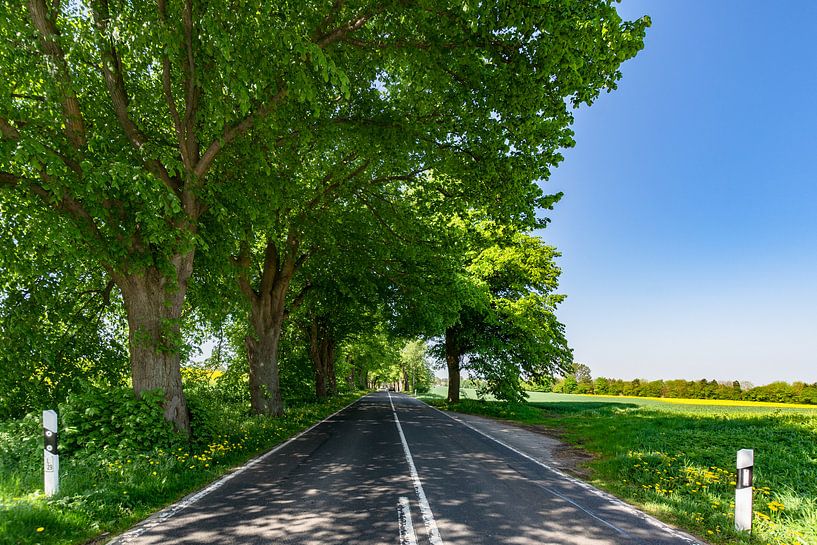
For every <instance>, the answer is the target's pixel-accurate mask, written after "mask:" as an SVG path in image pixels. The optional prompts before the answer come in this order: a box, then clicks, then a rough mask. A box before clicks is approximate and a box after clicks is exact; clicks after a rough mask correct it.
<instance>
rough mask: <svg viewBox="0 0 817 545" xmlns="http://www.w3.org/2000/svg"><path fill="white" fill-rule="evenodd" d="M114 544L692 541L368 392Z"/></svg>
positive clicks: (448, 423) (413, 407)
mask: <svg viewBox="0 0 817 545" xmlns="http://www.w3.org/2000/svg"><path fill="white" fill-rule="evenodd" d="M114 543H116V544H117V545H124V544H125V543H129V544H134V545H136V544H138V545H158V544H194V543H196V544H198V543H202V544H209V545H233V544H261V543H263V544H270V543H274V544H298V545H313V544H329V543H332V544H334V543H348V544H355V545H369V544H371V545H374V544H395V545H396V544H399V545H415V544H420V545H428V544H431V545H443V544H445V545H477V544H485V545H489V544H490V545H495V544H513V545H534V544H537V545H538V544H576V545H586V544H602V545H606V544H610V545H612V544H616V545H619V544H620V545H624V544H628V545H630V544H633V545H635V544H645V545H646V544H654V545H682V544H683V545H689V544H690V543H695V542H694V541H693V540H692V539H691V538H690V537H689V536H686V535H684V534H681V533H680V532H677V531H674V530H671V529H669V528H667V527H665V526H663V525H660V524H659V523H657V522H656V521H654V520H653V519H650V518H649V517H646V516H644V515H643V514H641V513H639V512H638V511H636V510H634V509H632V508H630V507H628V506H625V505H624V504H622V503H621V502H618V501H617V500H615V499H614V498H611V497H609V496H607V495H606V494H602V493H600V492H598V491H597V490H595V489H593V488H591V487H589V486H587V485H585V484H584V483H581V482H579V481H576V480H575V479H572V478H570V477H568V476H566V475H564V474H561V473H560V472H558V471H554V470H553V469H551V468H548V467H547V466H545V465H542V464H540V463H537V462H536V461H535V460H534V459H533V458H532V457H530V456H528V455H527V454H526V453H524V452H521V451H517V450H514V449H512V448H510V447H508V446H506V445H503V444H501V443H499V442H497V441H495V440H493V439H491V438H490V437H488V436H486V435H484V434H483V433H481V432H479V431H478V430H475V429H472V428H470V427H467V426H466V425H463V424H462V423H460V422H458V421H456V420H454V419H452V418H451V417H449V416H448V415H446V414H445V413H442V412H440V411H437V410H436V409H433V408H431V407H429V406H428V405H426V404H424V403H422V402H420V401H418V400H416V399H413V398H411V397H408V396H404V395H400V394H389V393H387V392H379V393H376V394H371V395H368V396H366V397H364V398H362V399H360V400H359V401H357V402H356V403H354V404H352V405H350V406H349V407H347V408H346V409H344V410H343V411H341V412H339V413H338V414H336V415H334V416H333V417H331V418H329V419H328V420H326V421H325V422H323V423H321V424H319V425H317V426H316V427H315V428H313V429H312V430H310V431H308V432H307V433H305V434H303V435H301V436H300V437H298V438H297V439H295V440H294V441H291V442H290V443H287V444H285V445H284V446H283V447H281V448H279V449H278V450H276V451H274V452H272V453H270V454H268V455H266V456H265V457H263V458H262V459H260V460H257V461H256V462H255V463H254V464H252V465H251V466H250V467H248V468H246V469H244V470H242V471H240V472H238V473H236V474H235V475H233V476H231V477H230V478H228V479H227V480H224V481H222V482H218V483H216V484H215V485H213V486H211V487H210V488H209V489H207V490H205V491H203V492H201V493H199V494H198V495H196V496H194V497H192V498H188V499H187V500H186V501H185V502H183V503H182V504H179V505H176V506H173V507H171V508H170V509H168V510H166V511H165V512H163V513H160V514H159V515H158V516H156V517H154V518H153V519H151V520H149V521H148V522H147V523H145V524H143V525H141V526H138V527H136V528H135V529H133V530H132V531H131V532H128V533H126V534H124V535H123V536H120V537H119V538H118V539H116V540H114Z"/></svg>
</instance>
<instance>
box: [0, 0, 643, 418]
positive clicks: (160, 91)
mask: <svg viewBox="0 0 817 545" xmlns="http://www.w3.org/2000/svg"><path fill="white" fill-rule="evenodd" d="M648 25H649V19H648V18H646V17H645V18H642V19H639V20H636V21H625V20H622V19H621V18H620V17H619V15H618V14H617V12H616V10H615V7H614V5H613V4H611V3H610V2H607V1H606V0H588V1H584V2H572V1H569V0H560V1H554V2H547V3H544V4H541V5H540V4H536V3H533V4H530V5H528V4H525V3H521V4H520V3H518V2H515V1H501V0H500V1H496V2H488V3H485V2H472V1H466V2H459V3H451V4H448V3H440V2H422V1H421V2H413V1H409V2H405V1H400V2H390V1H386V2H369V1H349V2H346V1H343V0H335V1H334V2H333V1H311V0H304V1H302V2H295V3H280V2H260V3H236V2H229V1H224V0H150V1H148V0H129V1H120V0H78V1H67V0H63V1H60V0H26V1H25V2H6V3H4V8H3V10H2V12H0V66H1V67H2V69H3V74H4V77H3V78H2V82H0V369H2V371H3V372H2V373H0V416H16V415H20V414H23V413H25V412H26V411H30V410H37V409H41V408H43V406H44V405H46V404H51V403H55V402H58V401H61V400H62V399H65V397H66V396H67V395H69V394H70V393H72V392H76V391H78V390H82V389H83V388H87V387H89V386H94V387H103V388H104V387H113V386H118V385H122V384H123V383H127V384H129V385H131V386H132V388H133V390H134V392H135V393H136V394H137V395H141V394H142V393H143V392H147V391H154V390H157V389H160V390H161V392H162V396H163V398H162V399H163V404H162V406H163V410H164V416H165V418H166V419H167V420H168V421H171V422H173V423H174V425H175V427H176V429H177V430H179V431H181V432H187V431H188V430H189V427H190V411H189V409H188V406H187V400H186V397H185V392H184V389H183V381H182V367H183V365H186V364H187V363H188V362H189V361H190V359H191V356H192V355H191V346H195V345H196V344H198V342H199V341H201V340H202V339H204V338H214V339H217V343H216V349H215V350H214V352H213V355H212V356H211V357H210V358H209V360H208V365H211V366H216V367H219V368H221V369H227V370H228V371H227V375H226V376H230V373H231V371H232V372H234V373H235V376H239V377H241V376H243V377H246V383H244V382H242V380H243V379H242V380H237V382H236V384H239V385H242V387H243V388H246V394H247V399H248V401H249V405H250V407H251V410H252V412H254V413H256V414H263V415H271V416H275V415H280V414H282V412H283V411H284V407H285V402H286V400H287V398H290V399H295V398H303V397H305V396H307V395H314V397H317V398H323V397H326V396H329V395H332V394H333V393H334V392H336V391H337V390H338V389H340V388H366V387H372V386H376V385H379V384H385V383H390V382H401V383H402V384H403V385H404V386H405V387H408V388H411V389H414V388H416V387H417V386H418V385H420V386H421V387H422V385H427V384H428V382H429V381H430V380H431V377H430V376H429V375H428V371H427V370H426V366H425V365H424V364H422V365H421V362H424V361H425V360H426V359H427V358H426V356H425V354H424V350H425V348H424V345H422V346H421V345H417V344H416V343H415V344H412V343H410V342H407V341H410V340H412V339H428V340H431V343H430V344H431V345H432V346H431V348H430V354H429V357H430V356H431V355H436V356H437V357H438V358H439V360H440V361H442V362H445V363H446V364H447V366H448V369H449V371H450V372H451V373H453V375H455V376H457V375H458V373H459V370H460V369H466V368H467V369H468V370H469V373H470V374H471V375H472V376H478V377H481V378H483V379H484V380H485V382H486V384H487V391H489V392H490V393H493V394H494V395H496V396H498V397H500V398H504V399H510V400H513V399H518V398H519V396H520V395H521V386H520V384H521V383H520V381H521V380H525V381H533V382H536V381H542V380H546V379H547V377H550V376H552V374H553V373H554V372H560V371H564V370H566V369H567V366H569V365H570V364H571V363H572V357H571V352H570V350H569V348H568V346H567V343H566V341H565V339H564V330H563V327H562V326H561V324H560V323H559V322H558V320H557V319H556V317H555V308H556V306H557V305H558V303H559V302H560V301H561V297H562V296H560V295H558V294H557V293H556V290H557V282H558V275H559V270H558V268H557V267H556V265H555V263H554V259H555V258H556V257H557V255H558V254H557V253H556V251H555V250H554V249H553V248H552V247H550V246H547V245H546V244H544V243H543V242H542V240H541V239H540V238H538V237H536V236H533V235H531V232H533V230H535V229H537V228H542V227H544V225H545V224H546V222H547V220H546V219H545V218H543V217H542V213H543V210H547V209H550V208H551V207H552V206H553V205H554V204H555V203H556V202H557V201H558V198H559V196H558V195H557V196H549V195H546V194H545V193H543V191H542V189H541V188H540V185H539V184H540V182H541V181H543V180H546V179H547V178H548V176H549V173H550V170H551V169H552V168H553V167H554V166H555V165H557V164H558V163H559V161H560V160H561V158H562V157H561V155H560V150H561V149H563V148H566V147H570V146H572V145H573V138H572V132H571V129H570V126H571V123H572V119H573V118H572V110H573V109H574V108H577V107H580V106H582V105H590V104H592V102H593V101H594V100H595V99H596V98H597V97H598V96H599V94H600V93H602V92H605V91H611V90H613V89H615V88H616V82H617V81H618V80H619V78H620V77H621V73H620V70H619V69H620V66H621V64H622V63H623V62H624V61H626V60H627V59H629V58H631V57H633V56H634V55H636V54H637V52H638V51H639V50H640V49H641V48H642V47H643V39H644V35H645V30H646V27H647V26H648ZM453 382H455V381H452V383H453ZM458 394H459V392H458V390H454V391H451V392H449V397H450V398H451V399H452V400H455V398H456V397H457V396H458Z"/></svg>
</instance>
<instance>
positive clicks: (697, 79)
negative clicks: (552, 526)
mask: <svg viewBox="0 0 817 545" xmlns="http://www.w3.org/2000/svg"><path fill="white" fill-rule="evenodd" d="M619 12H620V13H621V14H622V15H623V16H625V17H626V18H637V17H640V16H641V15H643V14H649V15H650V16H651V18H652V21H653V26H652V27H651V28H650V29H649V30H648V34H647V40H646V47H645V49H644V50H643V51H642V52H641V53H640V54H639V55H638V56H637V57H636V58H635V59H633V60H630V61H628V62H627V63H626V64H625V65H624V66H623V69H622V72H623V74H624V77H623V78H622V80H621V82H620V85H619V89H618V90H617V91H615V92H613V93H612V94H609V95H603V96H602V97H601V98H600V99H599V100H598V101H597V102H596V103H595V104H594V105H593V106H592V107H590V108H582V109H581V110H579V111H578V112H576V123H575V127H574V129H575V133H576V141H577V145H576V147H575V148H572V149H570V150H566V151H565V153H564V155H565V161H564V162H563V163H562V164H561V165H560V166H559V167H558V168H557V169H555V170H554V172H553V174H552V176H551V179H550V181H549V182H548V183H547V184H545V190H546V191H548V192H556V191H564V192H565V197H564V198H563V200H562V202H561V203H559V204H558V205H557V208H556V210H555V211H554V212H552V213H550V217H551V218H552V220H553V222H552V223H551V225H550V226H549V227H548V228H547V229H546V230H545V232H544V233H543V236H544V238H545V240H546V241H547V242H548V243H551V244H553V245H555V246H557V247H558V248H559V249H560V251H561V252H562V254H563V257H562V258H561V260H560V264H561V266H562V268H563V274H562V282H561V291H562V292H564V293H566V294H567V295H568V300H567V301H566V302H565V303H564V304H563V305H562V307H561V308H560V311H559V316H560V318H561V320H562V321H563V322H564V323H565V325H566V326H567V334H568V339H569V340H570V342H571V344H572V346H573V348H574V350H575V357H576V360H577V361H580V362H583V363H586V364H587V365H589V366H590V368H591V370H592V371H593V375H594V376H601V375H603V376H613V377H619V378H636V377H641V378H648V379H657V378H688V379H700V378H715V379H729V380H731V379H739V380H749V381H752V382H754V383H755V384H763V383H767V382H771V381H773V380H787V381H793V380H805V381H808V382H817V47H816V46H815V44H814V38H815V36H817V2H812V1H806V0H801V1H799V2H786V3H769V2H759V1H748V0H747V1H740V2H738V1H725V0H718V1H712V0H684V1H681V0H660V1H658V0H653V1H644V0H624V2H623V3H622V4H620V5H619Z"/></svg>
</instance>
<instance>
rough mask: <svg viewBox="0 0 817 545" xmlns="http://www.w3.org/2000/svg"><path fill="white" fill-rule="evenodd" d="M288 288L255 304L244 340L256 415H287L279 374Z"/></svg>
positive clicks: (276, 290)
mask: <svg viewBox="0 0 817 545" xmlns="http://www.w3.org/2000/svg"><path fill="white" fill-rule="evenodd" d="M287 287H288V283H283V284H281V285H277V286H275V288H274V289H273V290H272V291H271V292H270V293H269V294H268V296H262V297H258V298H257V299H255V300H253V301H252V305H251V310H250V324H251V326H252V331H251V333H250V334H249V335H247V337H246V338H245V339H244V344H245V346H246V347H247V359H248V360H249V367H250V405H251V407H252V411H253V412H254V413H255V414H263V415H267V416H281V415H282V414H284V401H283V399H282V397H281V383H280V376H279V372H278V345H279V341H280V340H281V331H282V329H283V325H284V298H285V296H286V290H287Z"/></svg>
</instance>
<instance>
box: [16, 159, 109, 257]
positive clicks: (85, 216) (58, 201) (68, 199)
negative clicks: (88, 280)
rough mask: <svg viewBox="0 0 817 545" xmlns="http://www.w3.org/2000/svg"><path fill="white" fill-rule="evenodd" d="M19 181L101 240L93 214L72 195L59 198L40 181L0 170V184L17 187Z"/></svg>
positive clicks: (44, 201) (43, 200) (44, 175)
mask: <svg viewBox="0 0 817 545" xmlns="http://www.w3.org/2000/svg"><path fill="white" fill-rule="evenodd" d="M43 177H44V178H46V179H48V178H47V175H46V174H43ZM21 183H24V184H25V186H26V187H27V188H28V189H29V190H30V191H31V192H32V193H33V194H34V195H36V196H37V197H39V198H40V200H41V201H42V202H43V203H44V204H45V205H46V206H49V207H52V208H55V209H57V210H62V211H64V212H67V213H68V215H69V216H70V217H71V218H72V219H74V220H76V221H78V222H79V223H81V224H85V225H87V226H88V228H89V229H90V230H91V234H92V235H93V236H94V238H95V239H97V240H98V241H103V240H104V239H103V237H102V233H100V231H99V228H98V227H97V225H96V222H95V221H94V218H93V216H91V214H89V213H88V211H87V210H85V207H83V206H82V203H80V202H79V201H78V200H77V199H75V198H74V197H72V196H71V195H68V194H67V193H66V194H63V196H62V197H61V198H58V197H57V196H56V195H54V194H53V193H52V192H51V191H49V190H47V189H46V188H45V187H43V186H42V185H41V184H40V183H38V182H36V181H34V180H31V179H29V178H26V177H24V176H18V175H16V174H12V173H10V172H0V184H3V185H7V186H12V187H19V186H20V184H21Z"/></svg>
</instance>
